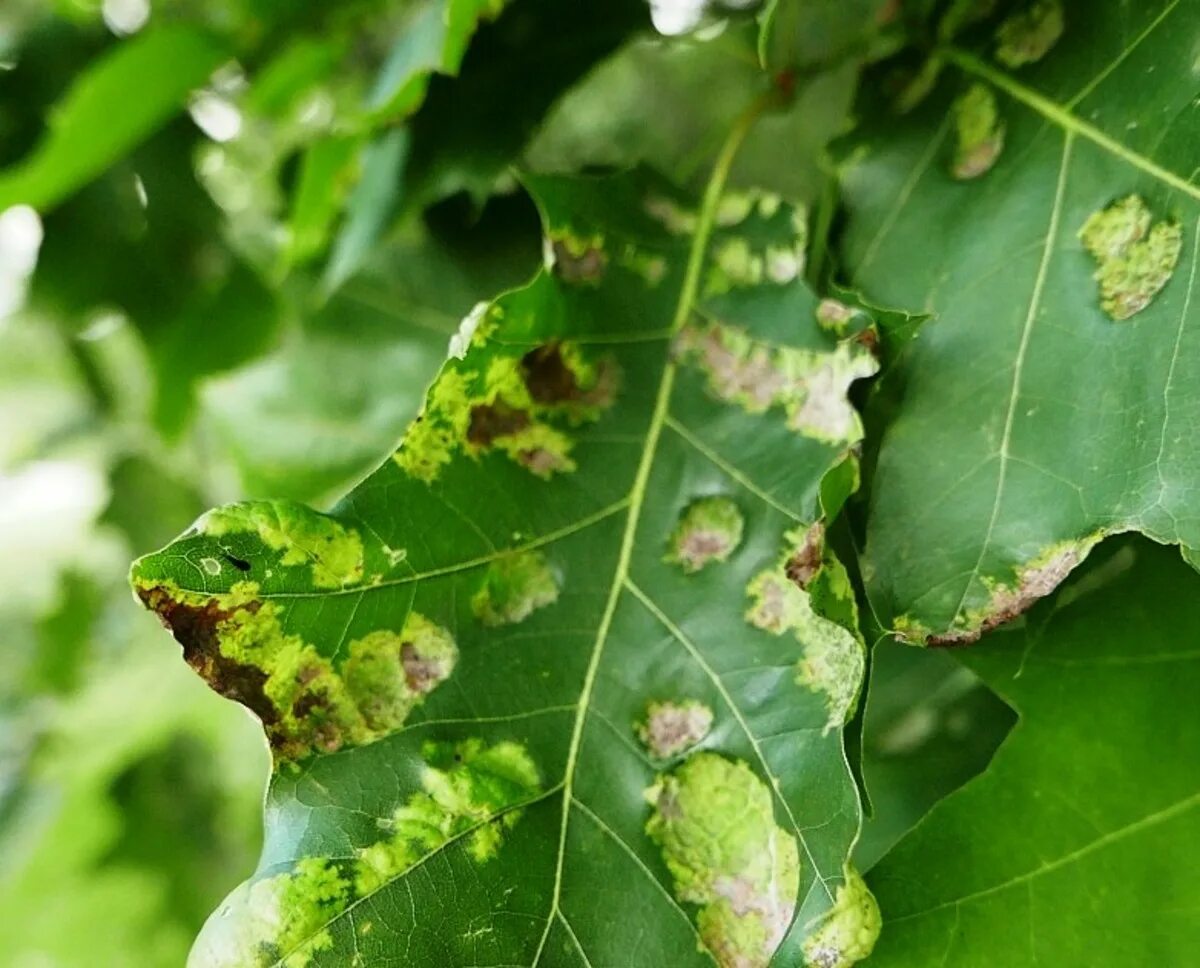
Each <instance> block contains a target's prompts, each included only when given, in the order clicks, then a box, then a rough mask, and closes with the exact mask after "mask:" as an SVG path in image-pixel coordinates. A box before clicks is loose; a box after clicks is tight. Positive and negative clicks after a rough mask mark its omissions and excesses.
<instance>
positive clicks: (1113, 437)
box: [843, 0, 1200, 642]
mask: <svg viewBox="0 0 1200 968" xmlns="http://www.w3.org/2000/svg"><path fill="white" fill-rule="evenodd" d="M1035 6H1037V5H1035ZM1065 23H1066V27H1065V31H1064V32H1063V33H1062V36H1061V39H1059V40H1058V41H1057V44H1055V45H1053V46H1052V47H1050V48H1049V50H1048V51H1047V52H1044V55H1043V56H1042V57H1041V58H1040V59H1038V60H1036V62H1031V61H1033V58H1032V57H1028V58H1026V63H1025V64H1024V65H1023V66H1021V67H1020V69H1019V71H1018V72H1017V73H1012V72H1008V71H1005V70H1003V69H1001V68H999V67H997V66H995V65H994V64H993V63H991V61H990V60H989V59H988V57H987V56H986V55H975V54H971V53H967V52H964V51H961V50H956V49H953V48H949V49H947V50H946V51H945V58H946V60H947V62H948V63H950V64H953V65H954V67H955V68H956V69H955V70H952V71H946V72H943V74H942V77H941V83H940V86H939V88H938V89H937V91H936V92H935V93H934V94H933V95H932V96H931V98H930V99H929V101H928V102H927V103H926V104H925V105H924V106H923V107H922V108H921V110H920V111H918V112H917V113H916V114H915V115H914V116H913V117H911V118H910V119H908V120H899V119H897V118H895V117H892V118H890V119H889V118H886V117H882V116H880V115H879V114H875V115H873V116H872V120H871V128H870V129H869V130H868V131H867V133H866V134H865V135H864V141H863V144H862V146H861V148H860V149H859V150H858V151H857V152H855V153H854V154H853V155H852V157H851V158H850V160H849V162H848V163H847V165H846V166H845V169H844V172H843V183H844V186H845V190H846V194H847V199H848V204H849V207H850V213H851V214H850V221H849V226H848V231H847V236H846V239H845V244H844V246H843V248H844V254H845V268H846V270H847V272H848V273H849V275H850V276H851V278H852V280H853V282H854V284H855V285H856V286H857V287H859V288H860V289H861V290H862V291H863V292H865V293H866V294H867V295H868V296H870V297H871V298H873V299H875V300H879V301H882V302H884V303H885V304H888V305H900V306H904V307H907V308H909V309H912V310H924V311H926V312H929V313H931V314H932V315H934V316H935V317H936V319H935V320H934V321H933V322H931V323H929V324H928V325H927V326H926V327H925V328H924V329H923V330H922V335H921V338H920V339H918V340H917V341H915V342H914V343H913V344H912V347H911V350H910V352H909V353H908V354H907V355H906V356H905V357H904V358H903V359H902V361H901V363H900V365H899V366H898V368H897V370H896V371H895V372H894V373H893V377H892V379H893V380H894V381H895V386H896V387H897V388H898V389H899V391H900V395H899V399H898V408H896V409H894V411H893V412H891V413H889V414H887V418H888V424H887V427H886V430H885V436H884V439H883V441H882V445H881V449H880V453H879V460H878V465H877V468H876V471H875V476H874V484H873V487H872V496H871V509H870V520H869V524H868V541H867V549H866V565H865V569H864V571H865V573H866V575H867V579H868V586H869V589H870V593H871V597H872V600H873V601H874V603H875V604H876V607H877V608H878V610H879V611H880V613H881V614H882V615H883V616H884V618H885V621H889V622H891V623H893V624H894V626H895V627H896V628H897V629H899V630H900V631H902V632H903V633H904V634H905V635H907V636H908V637H910V638H912V639H916V640H924V639H926V638H932V639H933V640H941V641H949V642H958V641H969V640H971V639H973V638H975V637H977V636H978V634H979V633H980V631H982V630H986V629H988V628H991V627H993V626H995V625H997V624H999V623H1000V622H1002V621H1004V620H1006V619H1008V618H1011V617H1012V616H1013V615H1015V614H1017V613H1019V612H1020V611H1022V610H1023V609H1024V608H1026V607H1027V606H1028V605H1029V604H1030V602H1032V601H1034V600H1035V599H1036V598H1038V597H1040V596H1042V595H1044V594H1046V593H1047V592H1049V591H1050V590H1051V589H1053V588H1054V586H1055V585H1056V584H1057V583H1058V582H1059V581H1061V580H1062V578H1063V577H1064V576H1065V575H1066V574H1067V573H1068V572H1069V571H1070V570H1071V569H1072V568H1073V567H1074V566H1075V565H1076V564H1078V563H1079V562H1080V561H1081V560H1082V559H1083V558H1084V556H1086V554H1087V553H1088V550H1089V549H1090V548H1091V547H1092V546H1093V544H1094V543H1095V542H1096V541H1097V540H1099V538H1101V537H1102V536H1104V535H1107V534H1113V533H1115V532H1119V531H1123V530H1130V529H1136V530H1139V531H1142V532H1144V533H1146V534H1148V535H1150V536H1151V537H1153V538H1155V539H1156V540H1158V541H1162V542H1171V543H1182V544H1184V545H1187V546H1194V545H1196V544H1197V543H1198V542H1200V525H1198V523H1197V522H1200V506H1198V505H1197V502H1196V493H1197V492H1196V490H1195V488H1193V487H1192V485H1191V481H1192V479H1193V477H1194V474H1195V466H1196V461H1197V457H1198V452H1197V450H1196V447H1195V445H1194V442H1193V441H1194V437H1193V435H1192V434H1190V433H1189V432H1188V427H1189V426H1190V423H1189V416H1188V415H1189V413H1190V412H1191V411H1192V409H1194V407H1195V405H1196V401H1197V399H1198V394H1200V387H1198V386H1197V385H1196V383H1195V381H1194V379H1192V376H1191V374H1192V373H1193V372H1194V371H1195V370H1196V366H1197V361H1196V358H1195V357H1196V354H1197V352H1198V349H1197V344H1196V338H1195V334H1196V331H1197V306H1198V305H1200V303H1197V302H1194V301H1193V295H1194V293H1195V291H1196V289H1195V287H1196V282H1197V280H1196V275H1195V272H1194V268H1195V263H1196V255H1197V251H1198V249H1197V231H1198V229H1200V204H1198V203H1200V187H1197V183H1196V180H1195V155H1196V152H1197V147H1198V146H1200V142H1198V140H1197V132H1198V131H1200V129H1198V128H1197V126H1196V125H1195V124H1194V117H1193V107H1192V105H1193V102H1194V101H1195V98H1196V96H1197V94H1198V93H1200V79H1197V75H1196V73H1195V72H1194V69H1193V68H1194V58H1195V44H1196V42H1197V37H1198V34H1197V28H1196V24H1197V23H1200V6H1198V5H1197V4H1196V3H1195V2H1194V0H1181V2H1169V3H1146V4H1138V5H1137V7H1136V9H1128V10H1127V9H1125V8H1123V7H1121V6H1120V5H1118V4H1100V5H1084V4H1068V5H1066V6H1065ZM986 35H987V32H986V31H985V32H984V36H986ZM1015 42H1016V41H1015V40H1014V37H1013V34H1012V32H1011V30H1010V31H1009V32H1008V33H1006V34H1004V35H1003V36H1002V37H1001V38H1000V39H999V40H996V41H993V44H994V43H1001V44H1011V43H1015ZM1029 44H1031V45H1032V44H1033V40H1029ZM1042 46H1043V47H1044V46H1045V45H1044V44H1043V45H1042ZM1030 49H1032V47H1031V48H1030ZM980 91H985V92H988V93H987V94H986V95H980V94H977V93H972V92H980ZM964 94H965V96H966V97H968V98H970V99H972V100H971V103H969V104H967V106H966V109H964V108H963V107H962V106H963V105H964V103H965V102H963V101H959V102H958V103H959V105H960V109H959V110H958V111H952V109H951V104H952V102H954V100H955V99H956V98H959V97H961V96H963V95H964ZM989 105H990V109H989ZM981 111H982V114H981V113H980V112H981ZM985 115H986V116H985ZM967 176H970V177H969V178H968V179H967V180H962V179H963V178H964V177H967Z"/></svg>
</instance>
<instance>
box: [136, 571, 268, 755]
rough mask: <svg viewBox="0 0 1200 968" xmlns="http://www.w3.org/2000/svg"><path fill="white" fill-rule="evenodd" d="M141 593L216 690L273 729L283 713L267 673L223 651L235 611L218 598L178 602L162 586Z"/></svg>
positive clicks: (250, 606) (251, 607)
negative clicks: (223, 632) (224, 630)
mask: <svg viewBox="0 0 1200 968" xmlns="http://www.w3.org/2000/svg"><path fill="white" fill-rule="evenodd" d="M137 594H138V597H139V598H140V599H141V600H142V603H143V604H144V605H145V606H146V607H147V608H148V609H150V611H152V612H154V614H155V615H157V616H158V618H159V621H160V622H162V624H163V625H164V626H165V627H166V628H167V629H168V630H169V631H170V632H171V634H172V635H173V636H174V637H175V641H176V642H178V643H179V644H180V645H181V646H182V647H183V659H184V661H185V662H186V663H187V664H188V665H189V666H190V667H191V668H192V670H193V671H194V672H196V673H197V675H199V676H200V677H201V678H203V679H204V680H205V681H206V682H207V683H208V684H209V685H210V686H211V687H212V688H213V689H214V690H215V691H216V692H218V693H220V694H221V695H222V696H225V697H226V698H227V699H232V700H233V701H234V702H238V703H241V704H242V705H243V706H245V707H246V708H247V709H249V710H250V711H251V712H253V713H254V714H255V715H256V716H257V717H258V718H259V719H260V720H262V722H263V725H264V726H265V727H266V728H267V729H268V731H270V729H271V727H272V726H273V725H274V724H275V723H277V722H278V720H279V714H278V711H277V710H276V709H275V705H274V704H273V703H272V702H271V700H270V699H269V698H268V697H267V694H266V692H265V691H264V687H265V685H266V682H267V675H266V673H265V672H263V670H262V669H259V668H258V667H257V666H253V665H246V664H244V663H241V662H237V661H236V660H234V659H231V658H229V657H228V656H225V655H223V654H222V653H221V641H220V633H219V628H220V626H221V624H222V623H223V622H225V621H227V620H228V619H230V618H231V617H232V615H233V612H232V611H228V610H226V609H223V608H222V607H221V606H220V603H219V602H217V601H216V600H215V599H210V600H209V601H207V602H205V603H204V604H203V605H193V604H189V603H184V602H181V601H178V600H177V599H176V598H175V597H174V596H173V595H172V594H171V592H170V590H169V589H167V588H164V587H163V586H161V585H154V586H151V587H147V588H138V589H137ZM240 607H241V608H243V609H246V610H247V611H250V612H253V611H255V610H257V607H258V603H257V602H247V603H246V604H244V605H241V606H240Z"/></svg>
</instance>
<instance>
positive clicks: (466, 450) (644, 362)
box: [133, 120, 877, 966]
mask: <svg viewBox="0 0 1200 968" xmlns="http://www.w3.org/2000/svg"><path fill="white" fill-rule="evenodd" d="M746 123H747V122H746V121H745V120H743V121H742V122H741V124H740V125H739V127H738V128H737V129H735V137H734V138H731V140H730V142H729V143H728V144H727V147H726V149H725V152H724V154H723V160H722V162H721V164H719V165H718V166H717V169H716V174H715V175H714V179H713V181H712V183H711V184H710V186H709V189H708V191H707V193H706V195H705V198H704V202H703V204H702V206H701V207H700V208H699V209H698V210H697V209H696V208H695V207H694V205H693V203H692V202H691V200H690V199H688V198H687V197H686V196H683V195H681V194H679V193H677V192H676V191H674V190H673V189H672V188H671V187H670V186H669V185H667V184H666V183H664V182H661V181H659V180H657V179H652V178H649V177H648V176H644V175H637V174H629V175H622V176H617V177H613V178H608V179H603V180H596V179H588V180H577V179H563V178H546V177H530V178H529V179H528V184H529V186H530V188H531V190H532V191H533V193H534V195H535V197H536V198H537V200H538V202H539V205H540V207H541V210H542V212H543V216H544V224H545V231H546V235H547V238H546V251H547V262H548V267H547V268H546V269H545V270H544V271H543V272H541V273H540V274H539V275H538V276H537V277H536V278H535V279H534V281H533V282H532V283H531V284H530V285H529V286H527V287H526V288H524V289H521V290H517V291H515V292H512V293H511V294H509V295H506V296H503V297H501V298H500V299H498V300H497V301H495V302H494V303H492V304H491V306H490V307H488V306H481V307H480V310H479V311H478V312H477V313H473V314H471V316H470V317H468V320H466V321H464V325H463V327H462V328H461V329H460V331H459V334H458V338H457V339H456V340H455V342H454V343H453V344H452V359H451V360H450V362H449V363H448V364H447V365H446V367H445V368H444V369H443V371H442V373H441V375H440V377H439V378H438V380H437V382H436V383H435V384H434V386H433V388H432V389H431V391H430V393H429V396H428V398H427V400H426V404H425V409H424V412H423V414H422V416H421V417H420V418H419V419H418V420H417V421H416V422H415V423H414V424H413V425H412V426H411V428H410V429H409V432H408V434H407V436H406V438H405V440H404V442H403V444H402V445H401V447H400V449H399V450H398V451H397V452H396V454H395V456H394V458H393V459H390V460H388V461H387V463H386V464H385V465H384V466H383V467H381V468H380V469H379V470H377V471H376V472H375V473H374V474H373V475H371V476H370V477H369V478H368V479H367V480H366V481H364V482H363V483H362V484H361V485H360V486H358V487H357V488H355V489H354V490H353V491H352V492H351V493H350V494H349V495H348V496H347V497H346V498H345V499H344V500H343V501H342V502H341V503H340V504H339V505H338V506H337V507H336V508H335V510H334V511H333V512H332V513H331V514H330V515H327V516H326V515H319V514H317V513H315V512H313V511H310V510H308V509H307V508H305V507H303V506H302V505H298V504H292V503H288V502H260V503H252V504H242V505H232V506H229V507H227V508H224V509H219V510H218V511H215V512H211V513H210V514H209V515H206V516H205V517H203V518H201V520H200V521H198V522H197V523H196V525H195V526H194V527H193V528H192V529H191V530H190V531H188V532H186V533H185V534H184V535H183V536H181V537H180V538H179V539H178V540H177V541H176V542H174V543H173V544H172V545H171V546H170V547H169V548H168V549H167V550H165V551H164V552H161V553H159V554H156V555H152V556H149V557H147V558H144V559H142V560H141V561H139V562H138V563H137V565H135V568H134V572H133V581H134V585H135V587H136V589H137V591H138V594H139V595H140V596H141V597H142V599H143V600H144V601H145V602H146V604H147V605H148V606H149V607H151V608H153V609H154V610H155V611H157V612H158V613H159V615H160V617H162V618H163V619H164V620H165V621H166V622H167V624H168V625H170V626H171V627H172V628H173V630H174V632H175V635H176V637H177V638H178V640H179V641H180V642H181V643H182V645H183V648H184V655H185V658H186V659H187V660H188V662H189V663H190V664H191V665H192V666H193V668H195V669H197V670H198V671H199V672H201V674H203V675H205V676H206V678H208V680H209V681H210V683H211V684H212V685H213V686H214V687H215V688H216V689H218V690H219V691H221V692H223V693H225V694H226V695H228V696H230V697H232V698H235V699H238V700H239V701H241V702H243V703H245V704H246V705H247V706H249V707H250V708H251V709H253V710H254V711H256V712H257V713H258V715H259V717H260V719H262V721H263V722H264V724H265V726H266V730H267V733H268V736H269V737H270V739H271V741H272V744H273V746H274V749H275V755H276V771H275V774H274V776H273V779H272V784H271V789H270V793H269V795H268V806H267V817H268V827H267V845H266V848H265V850H264V854H263V858H262V861H261V864H260V868H259V873H258V876H257V877H256V879H255V880H253V881H252V882H249V883H247V884H245V885H243V886H242V887H241V888H240V889H238V890H237V891H236V892H235V893H234V894H233V895H232V896H231V898H230V899H229V901H228V902H227V903H226V905H225V906H223V907H222V909H221V910H220V911H219V912H218V913H217V914H215V915H214V916H213V918H212V919H211V920H210V922H209V925H208V927H207V928H206V930H205V932H204V934H203V935H202V937H201V939H200V940H199V942H198V943H197V947H196V949H195V951H194V953H193V963H194V964H196V965H234V964H264V965H265V964H277V963H280V962H282V963H285V964H288V965H342V964H345V963H346V962H347V961H348V960H349V959H350V958H351V957H353V955H352V953H355V954H357V956H358V958H359V959H360V960H361V963H363V964H382V963H384V962H385V961H386V960H387V959H389V958H393V957H394V954H395V951H396V950H397V946H398V945H401V946H403V949H404V951H405V952H406V955H405V956H406V958H408V959H409V960H411V961H412V962H413V963H414V964H431V965H432V964H496V965H499V964H540V965H586V964H589V963H591V964H620V965H623V966H643V965H644V966H661V965H665V964H669V965H673V966H683V965H693V964H694V965H703V964H713V963H714V959H715V960H716V961H717V962H719V963H720V964H722V965H726V966H733V965H739V966H765V965H766V964H767V963H768V962H769V961H770V960H771V956H772V952H773V951H774V950H775V949H776V948H777V947H778V949H779V953H778V954H777V956H776V960H777V962H778V963H779V964H789V965H794V964H798V963H801V962H804V961H808V962H810V963H813V964H818V963H819V964H822V965H828V964H837V965H848V964H850V963H851V962H852V961H853V960H855V959H857V958H860V957H862V956H863V955H864V954H865V953H866V951H867V950H869V948H870V944H871V943H872V942H873V940H874V931H875V929H876V927H877V924H876V915H875V909H874V905H873V902H872V901H871V899H870V896H869V895H868V894H865V893H864V889H863V888H862V885H861V881H860V880H859V879H858V878H857V875H855V874H854V873H853V871H852V870H851V869H849V868H847V866H846V864H847V859H848V856H849V852H850V849H851V846H852V844H853V841H854V838H855V837H856V835H857V831H858V826H859V804H858V796H857V792H856V789H855V786H854V783H853V780H852V778H851V775H850V773H849V769H848V767H847V764H846V760H845V756H844V752H843V748H842V737H841V733H842V725H843V723H844V721H845V720H846V718H847V717H848V716H849V715H851V713H852V711H853V709H854V706H855V702H856V699H857V693H858V691H859V688H860V684H861V676H862V669H863V646H862V642H861V640H860V639H859V638H858V636H857V632H856V630H855V628H854V625H855V624H856V623H855V621H854V600H853V594H852V592H851V589H850V586H849V583H848V581H847V579H846V575H845V573H844V571H842V569H841V568H840V566H838V564H837V562H836V561H835V560H833V559H832V558H831V557H830V556H829V555H827V554H825V553H824V551H823V542H822V527H821V522H820V518H821V512H820V507H819V502H820V492H821V483H822V479H823V477H824V476H825V474H826V473H827V471H829V470H830V468H832V467H834V466H835V465H836V464H838V463H839V462H840V461H841V460H842V459H843V458H844V456H845V455H846V453H847V451H848V450H849V449H850V448H852V447H853V446H854V444H855V443H856V441H857V440H858V439H859V437H860V436H861V426H860V424H859V421H858V418H857V415H856V414H855V412H854V410H853V408H852V407H851V405H850V404H849V402H848V399H847V396H846V394H847V390H848V388H849V385H850V383H851V382H852V381H853V380H854V379H856V378H859V377H863V376H867V375H869V374H870V373H872V372H873V371H874V370H875V368H876V363H875V361H874V358H873V357H871V356H870V354H869V353H868V352H867V350H865V349H864V348H863V347H862V346H861V345H859V344H858V343H856V342H852V341H851V342H845V343H841V344H839V343H838V342H837V341H836V339H835V338H834V337H833V336H832V335H831V334H829V333H828V332H827V331H825V330H824V329H823V328H822V327H821V326H820V325H819V324H818V322H817V320H816V308H817V300H816V299H815V297H814V296H813V294H812V293H811V292H810V291H809V290H808V289H807V288H806V287H805V285H804V284H803V282H802V281H801V280H800V278H799V276H800V273H801V271H802V269H803V256H804V245H803V238H804V232H803V213H802V212H797V211H793V210H792V209H790V208H789V207H788V206H786V205H783V204H782V203H781V202H780V200H779V199H778V198H777V197H774V196H769V195H763V194H761V193H759V194H753V195H738V194H726V193H723V192H722V184H723V179H724V177H725V175H726V173H727V171H728V167H729V162H730V155H731V152H732V150H733V146H734V145H736V140H737V138H736V135H740V134H741V133H743V132H744V125H745V124H746ZM784 454H786V455H787V459H786V460H781V459H780V458H781V455H784ZM702 500H703V501H705V502H706V503H705V505H704V507H705V508H706V510H704V511H703V512H700V511H697V510H696V502H698V501H702ZM714 501H716V502H718V503H719V505H720V508H719V511H720V513H711V512H714V507H715V506H714V504H713V502H714ZM731 521H735V522H738V523H740V528H739V527H731V526H730V522H731ZM804 586H807V590H806V587H804ZM810 591H811V597H810ZM826 615H838V616H842V617H843V618H844V620H845V621H846V622H847V624H848V625H849V626H850V627H849V628H847V627H844V626H843V625H839V624H837V623H836V622H834V621H831V620H830V619H829V618H826V617H825V616H826ZM643 744H644V745H643ZM660 757H661V758H660ZM648 800H649V802H648ZM793 915H794V916H795V918H794V920H793ZM614 924H637V925H639V926H640V927H639V929H638V930H637V931H636V932H634V931H614V930H612V926H613V925H614ZM706 952H707V953H706Z"/></svg>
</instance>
